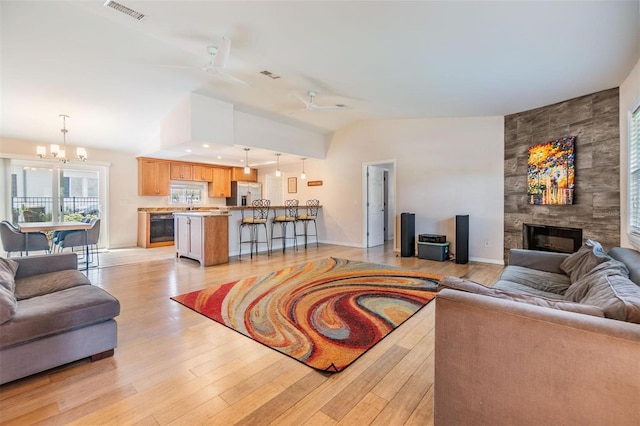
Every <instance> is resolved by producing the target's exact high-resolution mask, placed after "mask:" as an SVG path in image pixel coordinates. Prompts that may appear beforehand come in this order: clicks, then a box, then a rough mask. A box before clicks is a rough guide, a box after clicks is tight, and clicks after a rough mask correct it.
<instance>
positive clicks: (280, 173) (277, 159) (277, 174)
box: [276, 153, 282, 177]
mask: <svg viewBox="0 0 640 426" xmlns="http://www.w3.org/2000/svg"><path fill="white" fill-rule="evenodd" d="M281 155H282V154H280V153H277V154H276V163H277V166H276V177H280V176H282V172H281V171H280V156H281Z"/></svg>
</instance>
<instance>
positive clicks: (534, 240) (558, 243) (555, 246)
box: [522, 223, 582, 253]
mask: <svg viewBox="0 0 640 426" xmlns="http://www.w3.org/2000/svg"><path fill="white" fill-rule="evenodd" d="M580 246H582V229H579V228H564V227H559V226H548V225H531V224H527V223H525V224H523V225H522V247H523V248H525V249H528V250H539V251H555V252H560V253H575V252H576V251H578V249H579V248H580Z"/></svg>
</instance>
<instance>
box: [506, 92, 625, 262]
mask: <svg viewBox="0 0 640 426" xmlns="http://www.w3.org/2000/svg"><path fill="white" fill-rule="evenodd" d="M618 97H619V94H618V88H615V89H609V90H604V91H602V92H597V93H593V94H591V95H586V96H582V97H579V98H575V99H570V100H568V101H564V102H560V103H557V104H553V105H548V106H544V107H541V108H536V109H533V110H530V111H524V112H520V113H517V114H512V115H508V116H506V117H505V119H504V144H505V147H504V197H505V198H504V247H505V262H506V261H507V260H508V257H507V256H508V251H509V249H511V248H522V224H523V223H530V224H535V225H552V226H566V227H571V228H582V230H583V238H584V239H585V240H586V239H593V240H596V241H599V242H600V243H602V245H603V246H604V248H605V249H606V250H608V249H609V248H611V247H614V246H618V245H620V130H619V119H620V116H619V111H618V110H619V101H618ZM564 136H576V142H575V154H576V160H575V167H576V169H575V190H574V199H573V204H572V205H565V206H540V205H530V204H527V196H526V193H527V157H528V148H529V147H530V146H532V145H536V144H539V143H544V142H549V141H553V140H555V139H558V138H561V137H564Z"/></svg>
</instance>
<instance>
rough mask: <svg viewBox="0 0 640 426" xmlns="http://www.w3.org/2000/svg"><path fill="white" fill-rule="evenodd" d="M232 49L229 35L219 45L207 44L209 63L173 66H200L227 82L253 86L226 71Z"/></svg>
mask: <svg viewBox="0 0 640 426" xmlns="http://www.w3.org/2000/svg"><path fill="white" fill-rule="evenodd" d="M230 51H231V40H229V39H228V38H227V37H222V39H221V40H220V44H219V45H218V46H207V53H208V54H209V62H208V63H207V64H205V65H203V66H202V67H185V66H172V68H191V69H193V68H200V69H201V70H202V71H204V72H206V73H209V74H212V75H213V76H214V77H216V78H219V79H221V80H224V81H226V82H229V83H233V84H236V85H239V86H244V87H251V86H250V85H249V84H248V83H246V82H245V81H243V80H241V79H239V78H238V77H234V76H233V75H231V74H229V73H227V72H225V71H224V68H225V67H226V66H227V60H228V59H229V52H230Z"/></svg>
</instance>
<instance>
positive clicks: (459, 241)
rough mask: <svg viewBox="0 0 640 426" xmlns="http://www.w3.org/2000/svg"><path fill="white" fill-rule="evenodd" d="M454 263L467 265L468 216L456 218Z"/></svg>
mask: <svg viewBox="0 0 640 426" xmlns="http://www.w3.org/2000/svg"><path fill="white" fill-rule="evenodd" d="M456 263H461V264H465V263H469V215H458V216H456Z"/></svg>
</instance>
